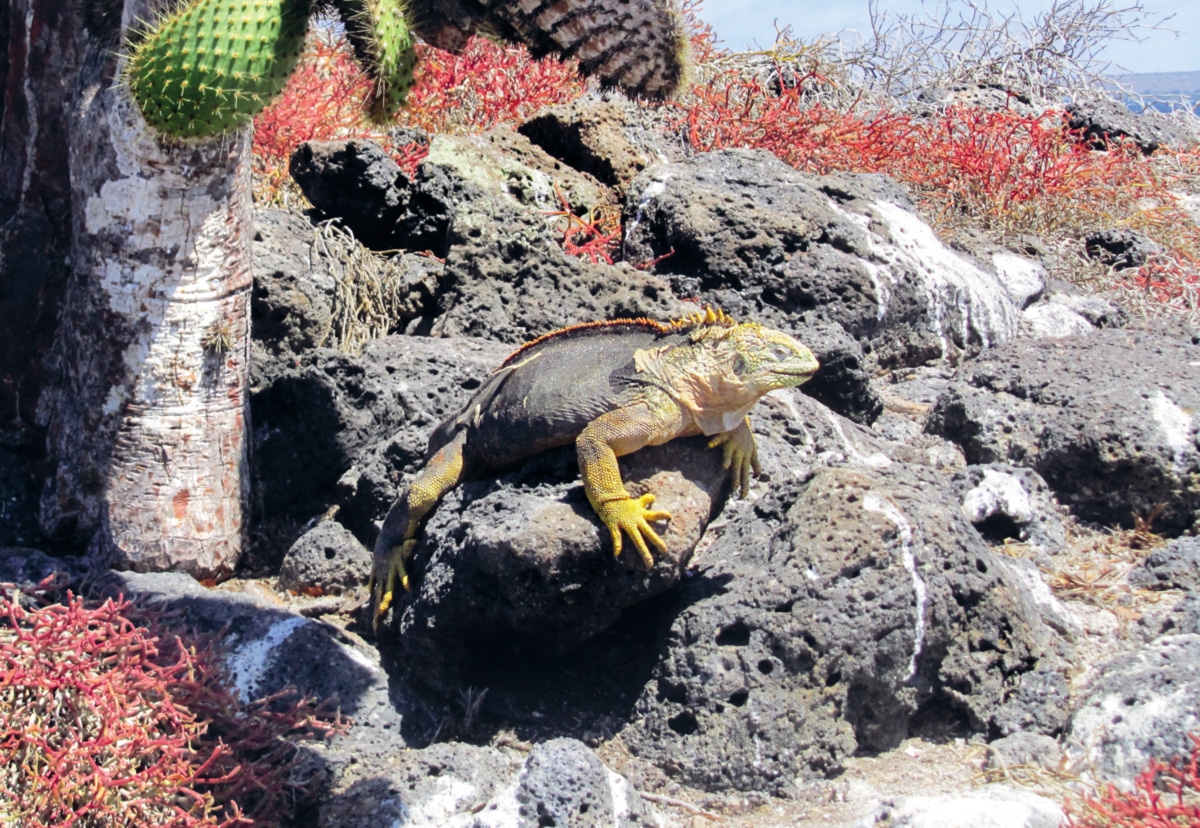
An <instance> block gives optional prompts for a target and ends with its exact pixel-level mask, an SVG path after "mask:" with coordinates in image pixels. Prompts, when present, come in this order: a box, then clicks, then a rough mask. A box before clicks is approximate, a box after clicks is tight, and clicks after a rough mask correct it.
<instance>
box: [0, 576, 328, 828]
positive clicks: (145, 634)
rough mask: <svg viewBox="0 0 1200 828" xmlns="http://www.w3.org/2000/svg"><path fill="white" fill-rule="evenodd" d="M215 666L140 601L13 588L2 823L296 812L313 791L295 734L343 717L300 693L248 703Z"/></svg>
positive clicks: (183, 822) (0, 671) (4, 681)
mask: <svg viewBox="0 0 1200 828" xmlns="http://www.w3.org/2000/svg"><path fill="white" fill-rule="evenodd" d="M42 586H43V587H48V586H49V583H48V582H47V583H45V584H43V585H42ZM10 587H11V585H10ZM146 624H150V625H151V626H150V627H147V626H146ZM213 663H215V657H214V655H213V652H212V650H211V649H210V648H209V647H208V646H201V647H199V648H197V647H194V646H188V645H186V644H184V642H183V641H182V640H181V639H180V638H179V637H177V636H171V635H167V634H166V633H165V631H163V630H160V629H156V622H155V621H154V620H153V618H152V617H151V616H149V615H148V614H147V613H146V612H144V611H141V610H138V609H137V608H135V607H134V606H133V605H132V604H130V602H128V601H124V600H116V601H113V600H109V601H105V602H104V603H103V604H100V605H99V606H89V605H87V604H86V603H85V602H84V601H83V600H81V599H78V598H74V597H72V596H70V595H68V597H67V601H66V603H65V604H57V603H50V602H48V601H47V600H45V599H44V598H42V597H40V593H34V594H33V595H32V596H31V595H29V594H22V593H19V592H16V591H15V590H12V589H11V588H8V589H0V791H3V793H4V795H3V797H0V824H3V825H21V826H26V827H27V828H52V827H53V828H60V827H62V828H65V826H72V825H77V826H88V828H91V827H92V826H97V827H99V826H105V828H107V826H133V827H134V828H142V826H145V827H146V828H149V826H172V828H202V827H204V828H207V827H209V826H219V827H220V828H232V826H235V825H251V824H253V825H269V824H273V823H276V822H278V820H280V819H282V818H283V816H284V814H285V813H286V811H287V806H288V804H289V803H290V802H291V801H293V799H294V798H295V797H297V796H298V795H299V794H302V793H303V789H302V788H300V787H298V786H297V785H296V784H295V783H293V782H292V781H291V780H289V778H288V771H289V769H290V766H291V763H292V762H293V760H294V758H295V756H296V753H297V750H298V749H297V747H296V745H295V744H294V743H293V742H292V741H291V740H292V739H293V738H296V737H300V736H312V735H316V736H321V735H325V734H327V733H329V732H330V731H332V730H334V729H335V728H336V727H337V726H338V723H337V717H336V716H332V717H331V716H330V715H329V714H328V712H327V711H324V710H320V709H318V708H317V707H316V706H315V705H313V704H312V703H311V702H309V701H303V700H302V701H297V700H296V699H295V698H294V697H293V698H291V699H290V700H287V701H284V700H282V699H272V700H262V701H260V702H256V703H255V704H252V705H248V706H246V705H239V704H238V703H237V702H236V701H235V700H234V699H233V697H232V696H231V695H230V694H229V691H228V690H227V689H226V688H225V686H224V684H223V683H222V679H221V676H220V674H219V672H218V671H216V670H215V669H214V668H213V667H212V666H211V665H212V664H213Z"/></svg>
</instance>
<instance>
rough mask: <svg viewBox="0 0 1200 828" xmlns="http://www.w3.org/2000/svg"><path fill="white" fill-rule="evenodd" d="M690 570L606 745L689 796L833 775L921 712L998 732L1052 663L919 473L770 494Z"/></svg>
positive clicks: (779, 787)
mask: <svg viewBox="0 0 1200 828" xmlns="http://www.w3.org/2000/svg"><path fill="white" fill-rule="evenodd" d="M849 426H850V424H848V423H843V424H841V427H842V430H843V431H846V430H847V427H849ZM859 455H860V456H862V457H863V459H867V457H869V456H864V455H862V454H861V452H860V453H859ZM796 473H798V472H795V471H794V472H793V474H796ZM697 560H698V563H699V564H700V566H701V567H702V569H701V575H700V577H697V578H694V579H691V580H689V581H687V582H685V586H684V592H683V594H682V595H681V597H680V603H679V610H678V614H677V615H676V616H675V618H674V620H673V621H672V623H671V625H670V629H669V631H668V632H667V634H666V637H665V639H664V642H663V644H662V647H663V655H662V656H661V658H660V661H659V664H658V666H657V667H656V669H655V672H654V678H653V680H652V681H651V682H650V683H649V684H647V686H646V688H645V690H644V692H643V694H642V697H641V698H640V699H639V701H638V704H637V712H638V718H637V719H636V721H635V722H634V723H632V724H631V725H629V726H627V727H626V728H625V730H624V731H622V733H621V736H622V739H623V740H624V741H625V742H626V744H628V745H629V746H630V749H631V750H632V751H633V752H634V753H635V754H636V755H638V756H641V757H643V758H645V759H647V760H649V761H651V762H653V763H654V764H656V765H658V766H660V767H662V768H664V769H666V770H667V771H668V772H669V773H671V774H672V775H675V776H678V777H679V778H680V779H682V780H684V781H686V782H688V783H689V784H692V785H695V786H697V787H701V788H703V789H707V790H714V789H730V788H733V789H739V790H765V791H768V792H775V793H779V792H781V791H783V790H786V789H787V786H788V785H790V784H791V782H792V780H793V779H795V778H796V777H797V776H798V775H799V776H800V777H802V778H812V777H815V776H822V775H832V774H836V773H837V772H838V771H839V770H840V768H841V761H842V759H843V758H844V757H845V756H847V755H849V754H851V753H853V752H854V751H855V750H868V751H876V750H886V749H889V748H892V747H895V746H896V745H897V744H899V742H900V741H901V740H902V739H903V738H905V737H906V736H907V735H908V729H909V722H910V720H911V719H912V717H913V716H914V714H915V713H916V711H917V710H918V708H922V707H924V709H926V710H935V709H939V708H940V709H942V710H944V711H945V712H946V715H948V716H954V715H961V716H963V717H964V718H965V719H966V720H968V721H969V722H970V723H971V725H972V726H973V727H975V728H977V729H980V730H985V731H986V730H988V729H991V728H994V727H997V726H998V723H997V721H996V717H997V715H998V713H999V711H1001V710H1002V709H1003V707H1004V705H1005V703H1006V702H1008V701H1009V700H1010V698H1012V697H1013V696H1014V691H1015V687H1016V685H1018V684H1019V680H1020V678H1021V677H1022V676H1023V675H1025V674H1027V673H1029V672H1030V671H1032V670H1033V669H1035V667H1036V666H1037V665H1038V663H1039V658H1042V657H1043V656H1044V657H1045V658H1046V659H1047V661H1046V662H1043V663H1044V664H1047V666H1049V661H1052V660H1053V656H1052V654H1051V650H1052V649H1053V648H1052V647H1051V642H1050V640H1049V638H1048V632H1047V630H1046V628H1044V627H1043V626H1042V624H1041V619H1040V614H1039V611H1038V609H1037V607H1036V605H1035V602H1034V600H1033V598H1032V596H1030V595H1029V593H1028V591H1027V590H1026V589H1025V588H1024V587H1023V585H1022V584H1021V583H1020V581H1019V580H1018V579H1017V578H1015V577H1014V576H1013V575H1012V574H1011V573H1010V572H1009V570H1008V569H1007V568H1006V567H1004V566H1002V565H1001V564H1000V563H999V561H998V560H997V559H996V558H995V557H993V555H992V553H991V552H990V551H989V550H988V548H987V546H986V545H985V544H984V543H983V541H982V540H981V539H980V538H979V536H978V534H977V533H975V532H974V531H972V530H971V529H970V528H969V524H967V522H966V519H965V518H964V517H963V516H962V514H961V511H960V510H959V509H958V508H957V502H956V501H955V500H954V499H953V497H952V495H951V494H950V493H949V492H948V491H947V490H946V488H945V487H944V485H943V479H942V477H941V475H940V474H939V473H937V472H936V471H933V470H931V469H928V468H923V467H920V466H915V465H911V464H904V463H897V462H888V463H887V464H886V465H885V464H883V463H878V462H877V463H876V464H875V466H874V467H868V466H866V465H865V464H861V463H860V464H858V465H857V466H855V467H840V468H838V467H834V468H817V469H815V470H813V471H811V472H809V473H808V474H802V476H800V477H799V478H793V479H784V480H780V481H778V482H776V481H774V480H773V481H772V485H771V488H770V490H769V491H768V492H767V494H766V495H765V496H764V497H762V498H760V499H759V500H757V501H756V502H755V503H754V504H753V506H752V507H751V509H750V510H749V513H748V514H745V515H744V516H741V517H737V518H736V519H735V517H734V516H731V517H730V520H729V522H728V524H727V525H725V526H724V528H723V530H722V533H721V534H720V535H719V536H718V537H717V538H716V540H715V541H714V542H713V543H712V545H711V546H710V547H708V548H707V549H706V550H705V552H704V553H703V555H702V556H700V557H698V559H697ZM952 710H953V711H956V712H955V713H951V712H950V711H952Z"/></svg>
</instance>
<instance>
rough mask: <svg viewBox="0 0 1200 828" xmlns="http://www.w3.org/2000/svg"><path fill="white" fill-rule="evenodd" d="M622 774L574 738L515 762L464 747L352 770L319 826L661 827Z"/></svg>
mask: <svg viewBox="0 0 1200 828" xmlns="http://www.w3.org/2000/svg"><path fill="white" fill-rule="evenodd" d="M662 819H663V818H662V816H661V815H660V814H658V813H657V812H656V811H654V810H653V809H652V808H651V807H650V806H649V805H648V803H646V802H645V800H643V799H642V798H641V797H640V796H639V795H638V793H637V792H636V791H635V790H633V788H632V787H631V786H630V785H629V783H628V781H626V780H625V778H624V777H622V776H619V775H618V774H616V773H614V772H612V771H611V770H609V769H608V768H606V767H605V766H604V765H603V763H601V761H600V760H599V759H598V758H597V757H596V755H595V754H594V753H592V751H590V750H589V749H588V748H587V747H586V746H585V745H584V744H583V743H582V742H578V741H576V740H574V739H552V740H550V741H548V742H545V743H543V744H540V745H537V746H536V747H534V748H533V750H532V751H530V752H529V754H528V755H527V756H526V757H525V758H524V761H521V759H520V758H519V756H518V755H515V754H514V753H513V752H512V751H502V750H498V749H496V748H491V747H476V746H474V745H469V744H463V743H449V744H439V745H432V746H430V747H428V748H425V749H423V750H411V751H404V752H402V753H397V755H396V756H395V757H393V759H392V761H391V762H390V763H389V764H388V766H386V767H383V768H381V767H373V766H368V767H363V768H352V769H350V771H349V772H348V773H347V774H345V775H344V776H343V778H342V779H341V780H340V781H339V783H338V784H337V785H336V786H335V788H334V790H333V791H332V792H331V794H330V796H329V797H328V798H327V800H326V801H325V802H324V803H323V804H322V805H321V809H320V814H319V818H318V822H317V824H318V825H319V826H320V828H375V826H378V825H380V824H389V825H390V824H393V823H395V824H402V825H406V826H411V828H540V827H541V826H546V825H556V826H562V828H593V826H597V827H598V826H603V828H636V826H657V825H662V824H663V822H662Z"/></svg>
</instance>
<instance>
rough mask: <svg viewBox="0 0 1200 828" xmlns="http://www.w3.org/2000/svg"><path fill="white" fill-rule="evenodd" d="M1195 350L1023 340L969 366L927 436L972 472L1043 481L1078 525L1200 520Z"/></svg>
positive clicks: (1107, 334)
mask: <svg viewBox="0 0 1200 828" xmlns="http://www.w3.org/2000/svg"><path fill="white" fill-rule="evenodd" d="M1198 410H1200V344H1198V343H1197V342H1196V341H1194V340H1193V339H1191V338H1183V337H1179V336H1168V335H1162V334H1157V333H1151V332H1148V331H1144V330H1143V331H1138V330H1133V329H1128V328H1127V329H1109V330H1100V331H1096V332H1094V333H1092V334H1090V335H1089V336H1086V337H1068V338H1064V339H1053V340H1047V339H1039V340H1019V341H1015V342H1009V343H1005V344H1003V345H1000V346H997V347H996V348H993V349H991V350H989V351H987V352H985V353H983V354H981V355H980V356H979V357H978V358H977V359H975V360H972V361H971V362H968V363H965V364H964V365H962V366H961V367H960V368H959V370H958V373H957V375H956V376H955V379H954V381H953V383H952V384H951V387H950V389H949V390H948V391H947V392H946V393H944V394H943V395H942V396H941V397H940V398H939V399H938V401H937V405H936V406H935V408H934V410H933V411H932V412H931V413H930V415H929V418H928V421H927V424H926V427H927V430H928V431H929V432H931V433H933V434H938V435H941V436H944V437H947V438H949V439H951V440H953V441H954V442H956V443H958V444H959V445H960V446H961V447H962V449H963V452H964V453H965V454H966V457H967V460H968V461H969V462H971V463H993V462H1008V463H1012V464H1014V465H1019V466H1025V467H1028V468H1031V469H1034V470H1035V471H1037V472H1038V473H1039V474H1040V475H1041V476H1042V477H1043V478H1045V480H1046V482H1047V483H1049V485H1050V487H1051V488H1052V489H1053V490H1054V491H1055V493H1056V494H1057V495H1058V498H1059V501H1060V502H1062V503H1063V504H1064V505H1066V506H1068V507H1069V508H1071V509H1072V510H1073V511H1074V512H1075V514H1076V515H1077V516H1079V517H1081V518H1084V519H1086V520H1091V521H1095V522H1097V523H1100V524H1102V525H1109V526H1111V525H1114V524H1120V525H1124V526H1129V525H1131V524H1132V522H1133V518H1134V516H1135V515H1141V516H1148V515H1150V513H1151V512H1152V511H1153V510H1154V509H1155V508H1156V507H1157V506H1158V505H1159V504H1163V506H1164V508H1163V511H1162V513H1161V515H1159V517H1158V520H1157V522H1156V523H1155V526H1156V528H1157V529H1158V530H1159V531H1166V532H1173V533H1179V532H1182V531H1183V530H1186V529H1187V528H1188V527H1191V526H1193V525H1195V524H1196V523H1197V521H1198V520H1200V434H1198V433H1197V418H1196V415H1195V412H1196V411H1198Z"/></svg>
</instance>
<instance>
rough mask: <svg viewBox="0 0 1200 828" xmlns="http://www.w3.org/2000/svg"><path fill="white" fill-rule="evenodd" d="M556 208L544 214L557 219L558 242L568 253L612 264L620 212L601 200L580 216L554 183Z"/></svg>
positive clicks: (619, 231) (618, 230) (619, 243)
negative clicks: (559, 237)
mask: <svg viewBox="0 0 1200 828" xmlns="http://www.w3.org/2000/svg"><path fill="white" fill-rule="evenodd" d="M554 194H555V195H556V196H557V197H558V202H559V205H560V207H559V209H558V210H548V211H546V212H545V215H546V216H548V217H551V218H557V219H559V222H558V224H559V226H560V229H561V231H562V246H563V250H565V251H566V253H567V255H568V256H575V257H576V258H579V259H586V260H587V261H589V262H591V263H592V264H600V263H602V262H603V263H604V264H612V263H613V257H614V256H616V255H617V251H618V248H619V247H620V245H621V215H620V211H619V210H617V208H616V207H613V206H610V205H607V204H601V205H597V206H595V207H592V208H591V209H589V210H588V211H587V213H586V214H584V215H582V216H580V215H577V214H576V213H575V211H573V210H572V209H571V204H570V202H568V201H567V197H566V196H565V195H563V193H562V191H561V190H559V189H558V187H557V186H556V187H555V188H554Z"/></svg>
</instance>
